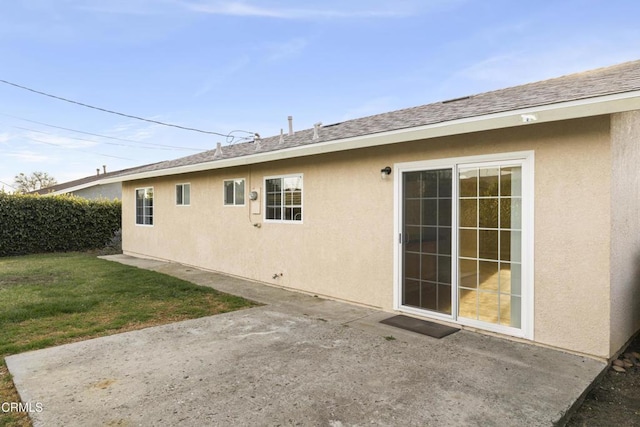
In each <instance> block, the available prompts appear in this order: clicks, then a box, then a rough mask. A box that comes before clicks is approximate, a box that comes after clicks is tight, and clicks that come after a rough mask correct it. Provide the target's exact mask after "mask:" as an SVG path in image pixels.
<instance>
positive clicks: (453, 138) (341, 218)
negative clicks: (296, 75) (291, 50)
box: [105, 61, 640, 359]
mask: <svg viewBox="0 0 640 427" xmlns="http://www.w3.org/2000/svg"><path fill="white" fill-rule="evenodd" d="M638 165H640V61H635V62H629V63H624V64H620V65H616V66H612V67H607V68H601V69H597V70H593V71H587V72H583V73H578V74H572V75H567V76H563V77H559V78H555V79H551V80H546V81H541V82H537V83H531V84H525V85H522V86H516V87H511V88H506V89H502V90H496V91H492V92H487V93H482V94H478V95H473V96H468V97H464V98H458V99H452V100H448V101H443V102H437V103H433V104H429V105H423V106H419V107H414V108H408V109H403V110H399V111H393V112H389V113H384V114H379V115H374V116H370V117H364V118H359V119H355V120H349V121H345V122H342V123H335V124H331V125H327V126H322V125H320V124H318V125H316V126H315V127H314V128H313V129H306V130H302V131H298V132H294V131H293V129H292V126H290V128H289V132H288V133H285V134H281V135H278V136H274V137H269V138H263V139H260V138H257V139H255V140H254V141H253V142H249V143H243V144H237V145H228V146H221V145H220V144H218V147H217V148H216V149H215V150H211V151H208V152H204V153H200V154H195V155H192V156H189V157H184V158H180V159H177V160H172V161H167V162H162V163H158V164H154V165H149V166H147V167H142V168H139V169H137V170H135V171H134V172H132V173H128V174H127V173H125V174H123V175H120V176H118V177H114V178H111V179H112V180H114V182H115V181H116V180H118V181H122V201H123V209H122V211H123V221H122V222H123V249H124V252H125V253H126V254H129V255H133V256H138V257H147V258H154V259H160V260H168V261H174V262H179V263H183V264H187V265H191V266H196V267H200V268H204V269H209V270H214V271H218V272H222V273H225V274H229V275H234V276H240V277H244V278H248V279H251V280H256V281H260V282H263V283H267V284H271V285H275V286H281V287H285V288H290V289H295V290H298V291H302V292H308V293H311V294H314V295H319V296H324V297H328V298H333V299H338V300H343V301H348V302H352V303H356V304H361V305H366V306H370V307H375V308H378V309H380V310H385V311H388V312H397V313H406V314H408V315H412V316H417V317H420V318H424V319H430V320H433V321H436V322H443V323H448V324H454V325H459V326H461V327H463V328H468V329H471V330H477V331H482V332H487V333H494V334H500V335H501V336H504V337H509V338H512V339H518V340H524V341H529V342H532V343H535V344H538V345H544V346H550V347H554V348H558V349H562V350H566V351H570V352H574V353H578V354H583V355H588V356H591V357H596V358H602V359H606V358H610V357H612V356H613V355H614V354H615V353H616V352H617V351H619V349H620V348H622V346H623V345H625V343H626V342H627V341H628V340H629V339H630V337H632V336H633V335H634V334H635V333H636V332H637V331H638V329H639V328H640V214H639V212H640V173H639V171H638ZM105 182H109V179H106V180H105Z"/></svg>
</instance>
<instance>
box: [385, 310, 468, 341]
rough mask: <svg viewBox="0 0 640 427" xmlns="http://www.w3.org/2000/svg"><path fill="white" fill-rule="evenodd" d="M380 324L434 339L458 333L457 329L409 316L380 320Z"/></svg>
mask: <svg viewBox="0 0 640 427" xmlns="http://www.w3.org/2000/svg"><path fill="white" fill-rule="evenodd" d="M380 323H384V324H385V325H390V326H395V327H396V328H400V329H406V330H407V331H412V332H417V333H419V334H422V335H427V336H430V337H434V338H438V339H440V338H442V337H446V336H447V335H451V334H452V333H454V332H458V331H459V330H460V329H459V328H452V327H451V326H446V325H441V324H439V323H434V322H428V321H426V320H420V319H414V318H413V317H409V316H402V315H399V316H393V317H389V318H388V319H384V320H381V321H380Z"/></svg>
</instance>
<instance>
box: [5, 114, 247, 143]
mask: <svg viewBox="0 0 640 427" xmlns="http://www.w3.org/2000/svg"><path fill="white" fill-rule="evenodd" d="M0 115H2V116H6V117H11V118H12V119H18V120H24V121H25V122H29V123H35V124H38V125H43V126H48V127H51V128H55V129H62V130H67V131H70V132H76V133H81V134H84V135H91V136H97V137H99V138H107V139H112V140H115V141H124V142H131V143H134V144H144V145H151V146H158V147H166V148H170V149H175V150H189V151H205V150H203V149H201V148H192V147H179V146H177V145H167V144H159V143H156V142H143V141H134V140H132V139H126V138H117V137H115V136H108V135H101V134H99V133H91V132H85V131H83V130H78V129H71V128H66V127H62V126H56V125H52V124H49V123H44V122H39V121H37V120H30V119H25V118H24V117H19V116H12V115H11V114H6V113H0ZM233 132H235V131H233ZM233 132H231V133H233Z"/></svg>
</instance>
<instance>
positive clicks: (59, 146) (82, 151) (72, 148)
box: [26, 138, 135, 162]
mask: <svg viewBox="0 0 640 427" xmlns="http://www.w3.org/2000/svg"><path fill="white" fill-rule="evenodd" d="M26 139H29V140H31V141H35V142H39V143H41V144H47V145H53V146H54V147H58V148H64V149H66V150H75V151H80V152H81V153H88V154H93V155H95V156H102V157H111V158H113V159H120V160H130V161H132V162H133V161H135V160H134V159H129V158H128V157H119V156H112V155H110V154H102V153H94V152H91V151H86V150H81V149H79V148H74V147H65V146H63V145H60V144H54V143H53V142H47V141H42V140H39V139H35V138H26Z"/></svg>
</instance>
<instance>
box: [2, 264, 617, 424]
mask: <svg viewBox="0 0 640 427" xmlns="http://www.w3.org/2000/svg"><path fill="white" fill-rule="evenodd" d="M109 259H111V260H113V261H119V262H126V263H129V264H132V265H137V266H140V267H143V268H150V269H154V270H157V271H162V272H164V273H167V274H172V275H174V276H177V277H181V278H185V279H187V280H191V281H193V282H195V283H199V284H202V285H206V286H213V287H215V288H217V289H219V290H222V291H225V292H230V293H234V294H237V295H242V296H245V297H247V298H251V299H253V300H255V301H258V302H262V303H264V304H266V305H264V306H261V307H256V308H252V309H247V310H242V311H237V312H233V313H226V314H222V315H217V316H211V317H205V318H201V319H194V320H187V321H183V322H178V323H174V324H169V325H164V326H158V327H153V328H148V329H143V330H139V331H133V332H127V333H123V334H118V335H112V336H108V337H103V338H97V339H93V340H88V341H83V342H78V343H73V344H68V345H63V346H59V347H53V348H49V349H44V350H38V351H33V352H28V353H23V354H19V355H14V356H10V357H7V359H6V361H7V365H8V367H9V370H10V372H11V374H12V375H13V379H14V383H15V384H16V387H17V389H18V391H19V393H20V395H21V397H22V400H23V402H25V403H26V402H30V403H32V404H33V406H34V407H36V404H37V403H39V404H40V405H41V407H42V410H41V411H39V412H38V411H34V412H32V413H31V414H30V415H31V418H32V420H33V423H34V425H35V426H86V425H120V426H129V425H131V426H132V425H143V426H146V425H184V426H203V425H303V426H306V425H309V426H311V425H313V426H334V427H335V426H355V425H383V426H386V425H388V426H397V425H416V426H418V425H420V426H424V425H482V426H487V425H493V426H512V425H554V424H562V423H563V422H564V419H565V415H566V413H567V412H568V411H569V410H570V408H572V406H573V405H574V404H575V402H576V401H577V400H578V399H580V397H581V396H582V395H583V393H584V392H585V390H586V389H587V388H588V387H589V386H590V384H591V383H592V382H593V380H594V379H595V378H596V377H597V376H598V375H599V374H600V373H601V372H602V371H603V369H604V368H605V367H606V365H605V363H604V362H601V361H596V360H592V359H589V358H584V357H580V356H576V355H572V354H568V353H564V352H560V351H556V350H552V349H547V348H541V347H537V346H533V345H529V344H524V343H517V342H513V341H509V340H505V339H501V338H496V337H492V336H488V335H483V334H477V333H473V332H469V331H464V330H463V331H460V332H457V333H454V334H453V335H449V336H447V337H445V338H442V339H436V338H432V337H428V336H425V335H421V334H417V333H413V332H409V331H405V330H401V329H397V328H394V327H392V326H388V325H384V324H380V323H379V321H380V320H382V319H384V318H386V317H389V316H391V314H390V313H384V312H381V311H377V310H373V309H370V308H363V307H359V306H354V305H351V304H346V303H341V302H336V301H330V300H325V299H321V298H314V297H313V296H307V295H304V294H300V293H296V292H290V291H285V290H282V289H278V288H273V287H269V286H265V285H261V284H257V283H253V282H250V281H245V280H241V279H237V278H232V277H228V276H223V275H219V274H215V273H210V272H206V271H202V270H198V269H195V268H192V267H186V266H183V265H179V264H173V263H163V262H158V261H152V262H150V261H148V260H138V259H137V258H132V257H126V256H116V257H109Z"/></svg>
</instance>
